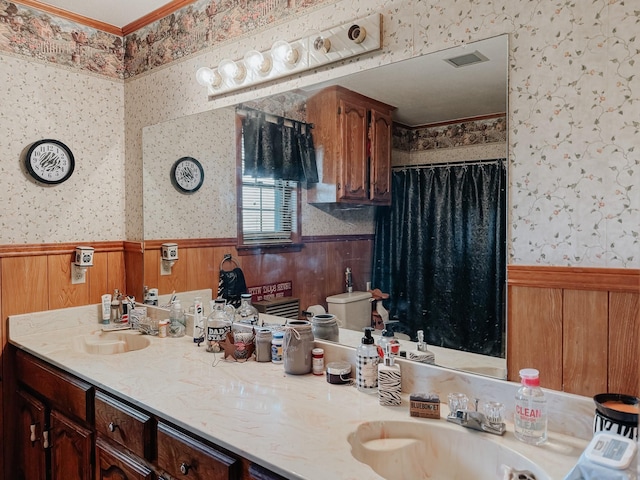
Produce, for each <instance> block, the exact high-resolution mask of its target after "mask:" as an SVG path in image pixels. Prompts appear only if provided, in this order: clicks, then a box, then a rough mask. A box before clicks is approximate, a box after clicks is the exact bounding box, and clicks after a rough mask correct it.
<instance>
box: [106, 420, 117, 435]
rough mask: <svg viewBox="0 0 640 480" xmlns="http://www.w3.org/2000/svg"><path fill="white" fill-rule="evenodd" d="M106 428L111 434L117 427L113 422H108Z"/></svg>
mask: <svg viewBox="0 0 640 480" xmlns="http://www.w3.org/2000/svg"><path fill="white" fill-rule="evenodd" d="M107 428H108V429H109V431H110V432H111V433H113V432H115V431H116V430H117V429H118V425H117V424H115V423H113V422H109V426H108V427H107Z"/></svg>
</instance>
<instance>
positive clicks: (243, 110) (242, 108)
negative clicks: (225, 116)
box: [236, 105, 313, 128]
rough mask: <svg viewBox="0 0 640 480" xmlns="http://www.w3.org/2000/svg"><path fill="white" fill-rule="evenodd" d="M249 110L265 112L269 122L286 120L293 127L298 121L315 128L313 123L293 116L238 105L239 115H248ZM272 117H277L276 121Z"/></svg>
mask: <svg viewBox="0 0 640 480" xmlns="http://www.w3.org/2000/svg"><path fill="white" fill-rule="evenodd" d="M249 112H257V113H263V114H264V116H265V117H264V118H265V120H266V121H267V122H271V123H276V124H277V123H279V122H282V123H283V124H284V122H289V123H290V125H287V127H292V126H293V125H295V124H296V123H298V124H300V125H302V126H304V127H308V128H313V123H307V122H301V121H300V120H294V119H292V118H287V117H282V116H280V115H275V114H273V113H268V112H263V111H262V110H258V109H257V108H251V107H245V106H244V105H239V106H237V107H236V113H237V114H238V115H243V116H246V115H247V113H249ZM268 117H271V118H268ZM272 119H275V120H276V121H273V120H272Z"/></svg>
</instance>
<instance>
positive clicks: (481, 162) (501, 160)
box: [391, 158, 506, 170]
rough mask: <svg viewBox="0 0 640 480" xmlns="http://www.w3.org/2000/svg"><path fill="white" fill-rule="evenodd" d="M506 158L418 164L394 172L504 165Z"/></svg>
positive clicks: (398, 167) (397, 168)
mask: <svg viewBox="0 0 640 480" xmlns="http://www.w3.org/2000/svg"><path fill="white" fill-rule="evenodd" d="M505 161H506V158H490V159H486V160H461V161H457V162H437V163H417V164H415V165H395V166H393V167H391V169H392V170H407V169H410V168H427V167H459V166H466V165H485V164H494V163H504V162H505Z"/></svg>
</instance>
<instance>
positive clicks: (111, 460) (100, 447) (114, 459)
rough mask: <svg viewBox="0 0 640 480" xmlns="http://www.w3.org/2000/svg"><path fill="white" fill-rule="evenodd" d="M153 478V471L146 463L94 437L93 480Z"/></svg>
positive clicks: (145, 479) (140, 479) (144, 479)
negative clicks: (94, 466) (94, 465)
mask: <svg viewBox="0 0 640 480" xmlns="http://www.w3.org/2000/svg"><path fill="white" fill-rule="evenodd" d="M153 478H155V477H154V476H153V472H152V471H151V469H150V468H149V467H148V466H147V465H145V464H143V463H140V462H138V461H137V460H135V459H133V458H131V457H130V456H129V455H128V454H127V453H125V452H124V451H120V450H118V449H117V447H112V446H111V445H109V444H108V443H107V442H106V441H105V440H103V439H101V438H100V437H98V438H97V439H96V474H95V480H106V479H126V480H152V479H153Z"/></svg>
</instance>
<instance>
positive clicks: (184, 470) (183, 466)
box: [180, 462, 191, 475]
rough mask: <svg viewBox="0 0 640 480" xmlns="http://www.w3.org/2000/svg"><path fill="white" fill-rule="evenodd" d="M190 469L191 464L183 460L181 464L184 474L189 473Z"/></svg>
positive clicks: (181, 470)
mask: <svg viewBox="0 0 640 480" xmlns="http://www.w3.org/2000/svg"><path fill="white" fill-rule="evenodd" d="M189 470H191V465H189V464H188V463H185V462H182V463H181V464H180V473H181V474H183V475H187V474H188V473H189Z"/></svg>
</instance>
